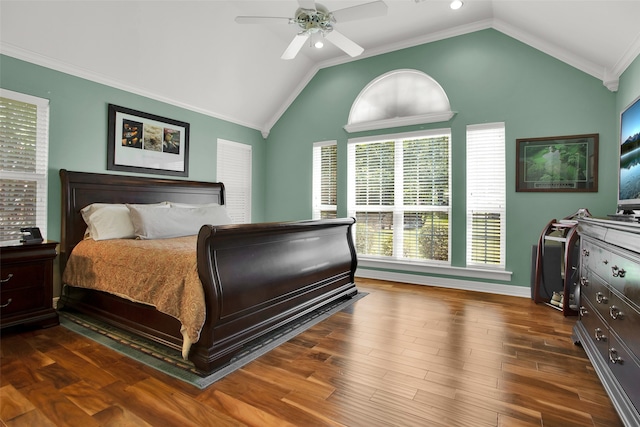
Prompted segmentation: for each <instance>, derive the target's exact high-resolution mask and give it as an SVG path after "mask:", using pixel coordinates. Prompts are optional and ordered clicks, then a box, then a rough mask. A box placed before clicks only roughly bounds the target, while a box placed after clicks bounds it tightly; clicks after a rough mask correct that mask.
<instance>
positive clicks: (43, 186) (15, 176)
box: [0, 88, 49, 239]
mask: <svg viewBox="0 0 640 427" xmlns="http://www.w3.org/2000/svg"><path fill="white" fill-rule="evenodd" d="M0 97H2V98H7V99H13V100H15V101H19V102H25V103H29V104H33V105H35V106H36V107H37V113H36V114H37V118H36V170H35V171H34V172H22V171H10V170H0V178H1V179H3V180H4V179H7V180H24V181H34V182H36V194H37V195H36V201H35V205H36V223H35V224H30V223H24V224H22V225H21V227H38V228H40V232H41V234H42V236H43V238H45V239H46V238H47V221H48V219H47V192H48V170H49V100H48V99H44V98H39V97H35V96H31V95H27V94H24V93H19V92H14V91H11V90H8V89H2V88H0ZM0 114H1V113H0ZM3 133H5V132H3ZM0 154H1V155H2V156H3V157H4V156H5V155H7V154H6V153H4V152H1V153H0ZM6 208H7V206H3V208H2V209H3V210H4V209H6ZM4 225H6V224H3V226H4ZM15 231H16V234H15V236H16V239H19V238H20V237H21V235H20V234H19V230H15Z"/></svg>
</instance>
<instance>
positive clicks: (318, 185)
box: [311, 140, 338, 219]
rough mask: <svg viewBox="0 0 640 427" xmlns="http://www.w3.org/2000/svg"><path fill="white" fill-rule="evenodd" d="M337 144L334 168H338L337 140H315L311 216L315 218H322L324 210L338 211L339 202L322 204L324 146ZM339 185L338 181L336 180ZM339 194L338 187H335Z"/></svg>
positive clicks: (336, 145)
mask: <svg viewBox="0 0 640 427" xmlns="http://www.w3.org/2000/svg"><path fill="white" fill-rule="evenodd" d="M329 146H335V147H336V159H335V162H336V164H334V165H333V168H334V169H337V163H338V156H337V149H338V142H337V141H335V140H334V141H322V142H314V143H313V188H312V207H311V210H312V212H311V214H312V215H311V216H312V218H313V219H321V218H322V212H327V211H332V212H335V213H336V216H337V211H338V206H337V204H335V205H328V204H322V201H323V200H322V172H323V170H322V167H323V162H322V148H323V147H329ZM336 187H337V182H336ZM334 191H335V192H336V194H337V188H335V189H334ZM336 203H337V202H336Z"/></svg>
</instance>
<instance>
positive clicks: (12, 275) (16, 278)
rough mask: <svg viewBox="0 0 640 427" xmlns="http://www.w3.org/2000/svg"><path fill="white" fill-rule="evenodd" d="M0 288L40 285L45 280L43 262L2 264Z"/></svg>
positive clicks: (10, 288)
mask: <svg viewBox="0 0 640 427" xmlns="http://www.w3.org/2000/svg"><path fill="white" fill-rule="evenodd" d="M0 280H1V282H0V290H2V291H3V292H4V291H9V290H13V289H21V288H29V287H33V286H41V284H42V283H44V281H45V263H44V262H31V263H12V264H2V269H0Z"/></svg>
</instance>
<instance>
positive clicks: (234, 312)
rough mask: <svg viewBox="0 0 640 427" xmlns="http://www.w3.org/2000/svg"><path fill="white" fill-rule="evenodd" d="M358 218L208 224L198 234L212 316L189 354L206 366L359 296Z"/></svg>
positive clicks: (202, 276)
mask: <svg viewBox="0 0 640 427" xmlns="http://www.w3.org/2000/svg"><path fill="white" fill-rule="evenodd" d="M354 223H355V219H353V218H344V219H332V220H318V221H299V222H288V223H262V224H243V225H226V226H210V225H205V226H203V227H202V228H201V229H200V233H199V235H198V247H197V251H198V271H199V275H200V280H201V281H202V284H203V286H204V293H205V303H206V305H207V321H206V322H205V326H204V328H203V330H202V333H201V336H200V340H199V341H198V342H197V343H196V344H195V345H194V346H193V347H192V349H191V353H190V356H189V358H190V359H191V360H192V361H193V362H194V364H195V365H196V367H197V368H198V369H200V370H202V371H205V372H206V371H210V370H212V369H214V368H215V367H217V366H220V365H222V364H224V363H226V362H227V361H228V360H229V359H230V358H231V357H232V356H233V354H234V353H235V352H237V351H238V350H239V349H240V348H242V346H243V345H244V344H246V343H248V342H249V341H251V340H252V339H254V338H256V337H258V336H260V335H262V334H264V333H266V332H269V331H271V330H273V329H275V328H277V327H279V326H282V325H284V324H286V323H288V322H290V321H292V320H294V319H296V318H298V317H300V316H302V315H304V314H306V313H308V312H310V311H313V310H314V309H316V308H318V307H320V306H322V305H325V304H327V303H330V302H332V301H335V300H338V299H341V298H350V297H351V296H353V295H355V294H356V293H357V289H356V286H355V283H354V275H355V270H356V266H357V257H356V251H355V247H354V244H353V239H352V233H351V228H352V226H353V224H354Z"/></svg>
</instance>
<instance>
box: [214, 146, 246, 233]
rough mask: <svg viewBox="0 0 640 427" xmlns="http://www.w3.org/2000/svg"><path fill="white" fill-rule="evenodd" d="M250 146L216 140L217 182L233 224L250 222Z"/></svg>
mask: <svg viewBox="0 0 640 427" xmlns="http://www.w3.org/2000/svg"><path fill="white" fill-rule="evenodd" d="M251 154H252V151H251V146H250V145H248V144H241V143H238V142H232V141H226V140H223V139H218V155H217V162H216V168H217V171H218V172H217V173H218V177H217V180H218V182H222V183H223V184H224V188H225V205H226V206H227V212H228V213H229V216H230V217H231V220H232V221H233V223H234V224H245V223H250V222H251V165H252V163H251Z"/></svg>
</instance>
